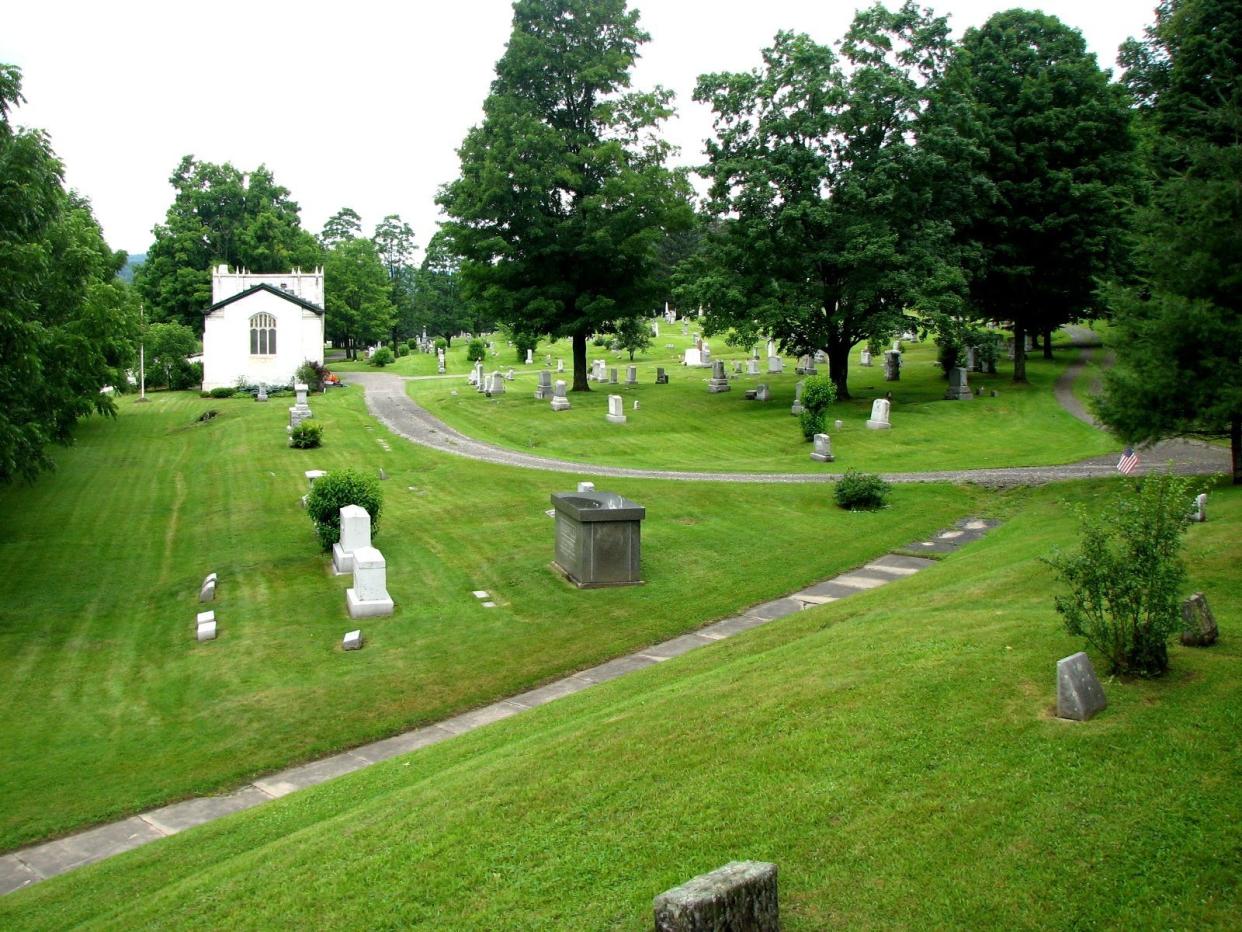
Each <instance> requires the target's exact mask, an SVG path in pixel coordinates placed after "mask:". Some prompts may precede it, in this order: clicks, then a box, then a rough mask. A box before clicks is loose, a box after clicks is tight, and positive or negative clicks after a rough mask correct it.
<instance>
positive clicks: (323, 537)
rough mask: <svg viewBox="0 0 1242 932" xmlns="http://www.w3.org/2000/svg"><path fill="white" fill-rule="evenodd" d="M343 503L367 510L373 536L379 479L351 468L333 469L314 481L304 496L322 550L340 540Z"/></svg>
mask: <svg viewBox="0 0 1242 932" xmlns="http://www.w3.org/2000/svg"><path fill="white" fill-rule="evenodd" d="M346 505H358V506H359V507H361V508H365V509H366V510H367V513H368V514H369V515H370V516H371V535H372V536H373V537H374V535H375V532H376V531H378V530H379V519H380V512H381V510H382V508H383V493H381V491H380V484H379V480H378V479H376V478H375V477H374V476H364V475H363V474H362V473H360V472H358V471H356V470H353V469H335V470H333V471H332V472H330V473H328V474H327V475H326V476H320V477H319V478H318V479H316V480H315V484H314V485H313V486H311V490H310V493H309V494H308V495H307V496H306V512H307V514H309V515H310V519H311V522H312V523H313V524H314V525H315V533H316V534H317V535H318V536H319V545H320V546H321V547H322V548H323V549H324V550H325V551H327V550H331V549H332V545H333V544H335V543H336V542H337V541H338V540H340V539H341V509H342V508H343V507H345V506H346Z"/></svg>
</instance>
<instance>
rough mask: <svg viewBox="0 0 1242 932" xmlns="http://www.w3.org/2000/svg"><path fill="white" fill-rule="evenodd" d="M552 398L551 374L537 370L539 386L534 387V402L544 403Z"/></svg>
mask: <svg viewBox="0 0 1242 932" xmlns="http://www.w3.org/2000/svg"><path fill="white" fill-rule="evenodd" d="M551 397H552V373H551V372H549V371H548V370H547V369H540V370H539V384H538V385H536V386H535V400H536V401H546V400H547V399H549V398H551Z"/></svg>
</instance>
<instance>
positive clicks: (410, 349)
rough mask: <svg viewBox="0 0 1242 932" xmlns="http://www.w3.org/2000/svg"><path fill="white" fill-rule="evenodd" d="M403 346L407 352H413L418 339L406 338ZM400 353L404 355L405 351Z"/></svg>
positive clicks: (416, 346) (416, 347)
mask: <svg viewBox="0 0 1242 932" xmlns="http://www.w3.org/2000/svg"><path fill="white" fill-rule="evenodd" d="M405 348H406V350H407V351H408V352H411V353H412V352H414V351H415V350H416V349H418V341H417V340H406V341H405ZM401 355H402V356H404V355H405V353H402V354H401Z"/></svg>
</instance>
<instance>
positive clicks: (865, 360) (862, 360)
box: [858, 350, 871, 366]
mask: <svg viewBox="0 0 1242 932" xmlns="http://www.w3.org/2000/svg"><path fill="white" fill-rule="evenodd" d="M858 362H859V365H862V366H870V365H871V353H870V352H869V351H868V350H863V351H862V352H861V353H859V355H858Z"/></svg>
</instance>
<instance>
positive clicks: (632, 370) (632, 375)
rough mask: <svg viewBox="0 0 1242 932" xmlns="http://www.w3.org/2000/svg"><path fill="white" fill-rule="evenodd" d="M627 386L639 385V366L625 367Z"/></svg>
mask: <svg viewBox="0 0 1242 932" xmlns="http://www.w3.org/2000/svg"><path fill="white" fill-rule="evenodd" d="M625 384H626V385H637V384H638V366H626V367H625Z"/></svg>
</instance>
